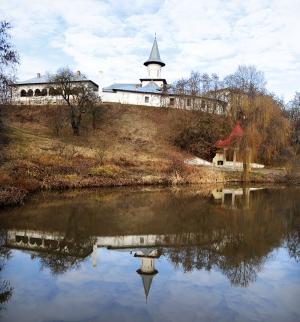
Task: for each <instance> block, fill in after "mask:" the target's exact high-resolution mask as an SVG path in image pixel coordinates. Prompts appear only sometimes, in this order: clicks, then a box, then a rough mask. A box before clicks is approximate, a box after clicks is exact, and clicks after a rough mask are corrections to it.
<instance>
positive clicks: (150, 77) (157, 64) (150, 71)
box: [141, 35, 167, 87]
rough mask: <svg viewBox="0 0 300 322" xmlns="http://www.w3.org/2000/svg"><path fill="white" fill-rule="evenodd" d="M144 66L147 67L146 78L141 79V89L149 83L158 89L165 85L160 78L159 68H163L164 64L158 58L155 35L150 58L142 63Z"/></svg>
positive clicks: (164, 81) (163, 80)
mask: <svg viewBox="0 0 300 322" xmlns="http://www.w3.org/2000/svg"><path fill="white" fill-rule="evenodd" d="M144 65H145V66H146V67H147V77H145V78H142V79H141V82H142V86H143V87H144V86H146V85H148V84H149V83H151V82H154V83H155V84H156V85H158V86H159V87H162V86H163V85H164V84H166V83H167V81H166V80H165V79H164V78H161V68H162V67H164V66H165V63H164V62H163V61H162V60H161V58H160V54H159V50H158V45H157V40H156V35H155V38H154V42H153V46H152V49H151V53H150V56H149V58H148V60H147V61H145V62H144Z"/></svg>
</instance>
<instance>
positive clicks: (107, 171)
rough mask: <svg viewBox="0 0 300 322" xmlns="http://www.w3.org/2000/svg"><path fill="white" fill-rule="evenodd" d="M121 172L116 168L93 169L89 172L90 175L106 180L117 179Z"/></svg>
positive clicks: (102, 167)
mask: <svg viewBox="0 0 300 322" xmlns="http://www.w3.org/2000/svg"><path fill="white" fill-rule="evenodd" d="M120 172H121V171H120V169H119V168H117V167H114V166H100V167H94V168H91V169H90V170H89V175H91V176H99V177H105V178H115V177H116V176H117V175H118V174H120Z"/></svg>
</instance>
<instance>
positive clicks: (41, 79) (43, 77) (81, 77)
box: [15, 74, 98, 87]
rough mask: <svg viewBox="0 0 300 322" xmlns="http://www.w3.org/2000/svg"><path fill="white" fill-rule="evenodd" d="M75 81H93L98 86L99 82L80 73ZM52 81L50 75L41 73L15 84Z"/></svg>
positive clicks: (75, 76) (75, 77)
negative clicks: (38, 75)
mask: <svg viewBox="0 0 300 322" xmlns="http://www.w3.org/2000/svg"><path fill="white" fill-rule="evenodd" d="M73 81H74V82H82V81H86V82H92V83H93V84H95V85H96V86H97V87H98V84H96V83H95V82H93V81H92V80H89V79H87V78H86V77H85V76H84V75H82V74H80V75H78V74H76V75H74V79H73ZM48 83H51V82H50V81H49V76H48V75H41V76H40V77H34V78H30V79H27V80H24V81H17V82H15V85H29V84H48Z"/></svg>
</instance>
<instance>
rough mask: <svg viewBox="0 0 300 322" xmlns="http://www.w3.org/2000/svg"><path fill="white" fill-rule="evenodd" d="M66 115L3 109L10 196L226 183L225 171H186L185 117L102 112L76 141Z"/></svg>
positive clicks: (3, 178) (54, 109)
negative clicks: (179, 135)
mask: <svg viewBox="0 0 300 322" xmlns="http://www.w3.org/2000/svg"><path fill="white" fill-rule="evenodd" d="M67 112H68V111H67V110H66V108H65V107H61V106H9V107H6V108H5V109H4V110H3V123H4V130H3V131H2V133H1V136H2V140H1V142H2V147H1V155H0V158H1V166H0V186H1V187H5V191H6V192H7V189H8V188H7V187H17V188H21V189H24V195H25V194H26V193H27V192H28V191H29V192H31V191H36V190H40V189H66V188H81V187H99V186H118V185H136V184H145V185H147V184H174V183H202V182H220V181H224V176H223V174H222V173H221V172H220V171H217V172H216V171H212V170H209V169H207V168H201V167H192V166H186V165H185V164H184V160H185V159H186V158H189V157H190V156H189V155H188V154H186V153H185V152H183V151H181V150H179V149H178V148H176V147H175V146H174V144H173V142H174V135H175V133H176V126H177V121H178V120H179V119H180V118H182V117H184V115H183V112H182V111H179V110H163V109H157V108H149V107H147V108H145V107H131V106H124V105H122V106H121V105H118V104H112V105H102V106H101V108H100V109H99V113H98V116H97V121H96V129H95V130H93V129H92V126H91V122H90V119H89V117H88V116H85V119H84V122H83V126H82V130H81V135H80V136H79V137H74V136H73V135H72V133H71V129H70V125H69V123H68V122H67V121H66V119H67ZM2 190H3V189H2ZM25 190H26V191H25ZM14 194H15V192H14ZM21 195H22V194H21ZM4 203H5V202H4ZM8 203H9V202H8Z"/></svg>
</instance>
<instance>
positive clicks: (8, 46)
mask: <svg viewBox="0 0 300 322" xmlns="http://www.w3.org/2000/svg"><path fill="white" fill-rule="evenodd" d="M11 28H12V27H11V25H10V23H8V22H7V21H0V105H1V104H5V103H7V102H9V101H10V99H11V96H12V86H11V85H12V84H13V81H14V76H13V75H14V67H15V66H16V64H18V63H19V57H18V54H17V52H16V50H15V49H14V47H13V45H12V43H11V39H10V38H11V37H10V34H9V30H10V29H11Z"/></svg>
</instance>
